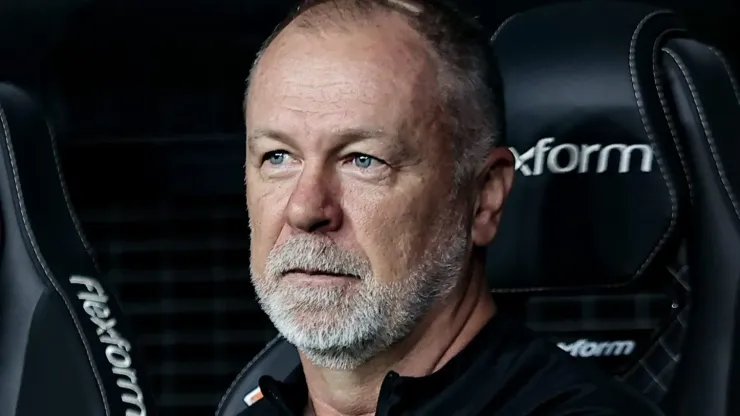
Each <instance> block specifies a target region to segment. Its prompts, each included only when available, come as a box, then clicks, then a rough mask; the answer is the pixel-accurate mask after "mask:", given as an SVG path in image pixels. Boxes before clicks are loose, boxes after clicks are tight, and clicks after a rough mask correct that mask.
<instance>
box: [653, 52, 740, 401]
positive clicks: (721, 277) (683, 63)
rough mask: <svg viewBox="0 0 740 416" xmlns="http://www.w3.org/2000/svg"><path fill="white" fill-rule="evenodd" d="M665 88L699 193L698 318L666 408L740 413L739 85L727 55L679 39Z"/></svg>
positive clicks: (692, 253)
mask: <svg viewBox="0 0 740 416" xmlns="http://www.w3.org/2000/svg"><path fill="white" fill-rule="evenodd" d="M660 52H661V53H660V58H661V59H662V64H663V65H662V71H661V78H662V80H663V82H662V84H661V88H662V90H663V91H665V94H666V96H668V97H669V98H670V99H669V100H668V101H669V102H670V103H671V105H672V111H671V112H670V114H674V113H675V119H674V120H671V121H672V122H673V123H675V125H676V126H677V127H678V129H679V136H680V137H681V144H682V146H683V148H684V149H685V152H684V153H685V154H686V163H687V165H688V168H689V169H688V170H689V178H690V180H691V181H690V183H691V185H692V186H691V191H692V200H693V204H692V213H691V219H692V221H691V228H690V235H691V236H690V238H689V247H688V262H689V263H688V264H689V269H690V270H691V273H692V275H693V276H695V278H694V279H693V280H692V303H691V314H690V315H689V317H688V322H687V323H688V332H687V336H686V341H685V344H684V346H683V349H682V351H681V360H680V363H679V365H678V368H677V370H676V377H675V378H674V382H673V384H672V385H671V388H670V389H669V394H668V397H667V398H666V406H667V407H670V410H671V413H672V414H676V415H700V414H706V415H737V414H740V397H738V395H737V392H738V391H740V256H739V255H738V253H740V201H739V200H738V191H739V190H740V164H738V163H737V161H738V158H739V157H740V123H738V120H740V87H739V85H738V82H737V80H736V78H735V76H734V74H733V71H732V70H731V69H730V66H729V64H728V62H727V59H726V58H725V57H724V56H723V55H722V53H721V52H720V51H718V50H717V49H715V48H713V47H709V46H707V45H704V44H702V43H700V42H697V41H696V40H693V39H685V38H684V39H680V38H678V39H672V40H670V41H668V42H666V43H665V44H664V45H663V47H662V48H661V51H660Z"/></svg>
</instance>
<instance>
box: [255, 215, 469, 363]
mask: <svg viewBox="0 0 740 416" xmlns="http://www.w3.org/2000/svg"><path fill="white" fill-rule="evenodd" d="M450 222H451V221H450ZM450 222H447V224H446V225H445V226H440V227H439V231H438V232H437V233H436V234H437V235H436V236H435V238H434V239H433V240H432V241H433V242H432V247H431V248H430V250H428V251H427V252H426V253H425V255H424V256H423V258H422V261H421V262H420V264H419V265H418V266H417V267H415V268H414V269H413V270H411V271H410V272H409V274H408V276H406V277H399V276H397V277H395V278H394V279H392V283H381V282H379V281H378V279H377V278H375V277H374V276H373V274H372V268H371V266H370V263H369V262H368V260H367V259H365V258H364V257H362V256H359V255H357V254H355V253H351V252H348V251H346V250H344V249H341V248H340V247H338V246H336V245H335V244H334V243H333V242H332V241H331V240H329V239H327V238H324V237H321V236H317V235H311V234H301V235H297V236H295V237H293V238H291V239H290V240H288V241H287V242H286V243H284V244H282V245H281V246H279V247H277V248H276V249H274V250H273V251H272V252H271V253H270V255H269V257H268V260H267V263H266V267H265V271H264V273H262V274H261V275H260V274H258V273H256V272H255V270H253V269H252V270H251V276H252V282H253V284H254V287H255V291H256V293H257V298H258V301H259V303H260V305H261V306H262V309H263V310H264V311H265V313H266V314H267V315H268V317H269V318H270V320H271V321H272V323H273V325H275V327H276V328H277V329H278V331H279V332H280V333H281V334H282V335H283V337H285V338H286V340H287V341H288V342H290V343H291V344H293V345H294V346H296V348H297V349H298V350H299V351H300V352H301V353H302V354H303V355H304V357H305V358H306V359H308V360H309V361H310V362H312V363H313V364H314V365H316V366H319V367H324V368H330V369H336V370H352V369H354V368H357V367H359V366H360V365H362V364H364V363H366V362H368V361H369V360H370V359H371V358H373V357H374V356H376V355H378V354H379V353H381V352H383V351H385V350H387V349H388V348H389V347H391V346H392V345H393V344H395V343H397V342H398V341H400V340H402V339H403V338H405V337H406V336H408V335H409V333H410V332H411V331H412V330H413V329H414V328H415V327H416V326H417V325H418V324H419V322H420V321H421V320H422V319H423V318H424V316H425V315H426V314H427V312H428V311H429V310H430V309H431V308H432V306H434V305H435V304H436V303H437V302H438V301H440V300H441V299H444V298H446V297H448V296H449V295H450V293H451V292H452V291H453V290H454V289H455V287H456V286H457V284H458V283H459V281H460V278H461V275H462V269H463V265H464V262H465V259H466V255H467V252H468V246H469V234H468V232H467V229H468V227H467V225H466V224H464V223H465V221H461V220H458V223H457V224H456V225H454V224H453V226H450V224H449V223H450ZM291 269H317V270H322V271H325V272H331V273H336V274H347V275H353V276H356V277H358V279H359V281H358V282H357V284H353V285H342V286H334V287H305V286H302V287H296V286H292V285H290V284H288V283H286V282H285V281H284V280H282V279H281V276H282V274H283V273H284V272H285V271H287V270H291Z"/></svg>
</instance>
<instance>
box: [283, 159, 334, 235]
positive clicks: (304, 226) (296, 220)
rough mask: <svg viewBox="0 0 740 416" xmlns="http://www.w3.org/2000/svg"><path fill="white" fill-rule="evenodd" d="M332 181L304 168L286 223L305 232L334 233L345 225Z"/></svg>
mask: <svg viewBox="0 0 740 416" xmlns="http://www.w3.org/2000/svg"><path fill="white" fill-rule="evenodd" d="M333 188H335V187H334V186H333V185H332V182H331V178H329V177H327V175H325V174H324V172H322V171H321V170H320V169H312V170H308V169H306V168H304V170H303V172H302V173H301V176H300V177H299V178H298V183H297V184H296V187H295V188H294V189H293V193H292V195H291V196H290V200H289V201H288V207H287V210H286V211H287V213H286V215H287V222H288V224H289V225H290V226H291V227H293V228H294V229H296V230H301V231H304V232H310V233H312V232H324V233H326V232H331V231H336V230H338V229H339V227H341V225H342V209H341V206H340V204H339V200H338V198H337V195H336V192H334V189H333Z"/></svg>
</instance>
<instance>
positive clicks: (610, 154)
mask: <svg viewBox="0 0 740 416" xmlns="http://www.w3.org/2000/svg"><path fill="white" fill-rule="evenodd" d="M685 33H686V32H685V30H684V29H683V27H682V25H681V23H680V21H679V20H678V19H677V17H676V16H675V15H674V14H673V13H672V12H670V11H666V10H660V9H656V8H655V7H653V6H649V5H644V4H639V3H622V2H606V1H597V2H591V1H588V2H575V3H562V4H556V5H552V6H547V7H542V8H539V9H534V10H530V11H528V12H525V13H521V14H519V15H515V16H513V17H512V18H510V19H509V20H507V21H506V22H504V23H503V24H502V25H501V26H500V27H499V29H498V30H497V31H496V33H495V34H494V37H493V47H494V50H495V52H496V56H497V58H498V60H499V66H500V68H501V73H502V78H503V84H504V89H505V91H504V102H505V103H506V117H507V120H506V121H507V131H508V136H507V137H508V139H509V143H508V144H509V146H510V147H511V149H512V151H513V152H514V153H515V156H517V158H518V162H517V176H516V179H515V181H514V186H513V188H512V192H511V194H510V195H509V198H508V200H507V206H506V208H505V212H504V217H503V222H502V225H501V227H500V229H499V232H498V234H497V236H496V239H495V241H494V242H493V243H492V244H491V245H490V247H489V250H490V251H489V253H490V255H489V256H488V259H487V265H486V267H487V271H488V276H489V282H490V284H491V286H492V287H493V290H494V293H495V295H494V297H495V299H496V301H497V304H498V305H499V308H500V310H501V311H502V313H508V314H510V315H517V316H519V317H521V319H522V320H523V321H525V322H526V323H527V325H528V326H529V327H530V328H532V329H533V330H535V331H536V332H538V333H540V334H541V335H543V336H545V337H547V338H550V339H551V340H552V341H553V342H555V343H557V345H559V346H560V347H561V348H563V349H564V350H566V351H567V352H569V353H570V354H571V355H573V356H574V357H577V358H579V359H583V360H587V361H589V362H590V363H593V364H595V365H597V366H599V367H601V368H602V369H603V370H605V371H608V372H609V373H611V374H613V375H614V376H616V377H619V378H621V379H622V380H624V381H625V382H626V383H628V384H630V385H632V386H633V387H634V388H636V389H637V390H638V391H640V392H642V393H643V394H645V395H646V396H647V397H648V398H650V399H651V400H653V401H655V402H658V403H660V402H661V401H662V400H663V397H664V395H665V393H666V391H667V388H668V386H669V385H670V383H671V380H672V378H673V376H674V372H675V369H676V364H677V362H678V361H679V359H680V352H681V348H682V346H683V340H684V338H685V333H686V329H687V327H686V325H685V323H686V322H687V317H688V314H689V309H688V302H689V299H690V287H691V286H690V285H691V280H690V277H691V276H690V273H689V272H690V271H689V269H688V268H687V267H686V266H687V264H686V256H685V250H686V239H687V237H688V222H689V206H690V198H689V187H688V182H687V180H686V177H687V174H686V166H685V156H684V155H683V154H682V153H681V152H680V151H679V149H680V145H679V137H678V132H677V130H676V128H675V125H674V123H670V122H669V121H668V119H667V118H666V114H667V113H668V112H669V111H670V106H669V105H668V102H667V99H666V97H665V95H664V94H662V92H661V90H660V89H659V88H658V85H659V81H660V78H659V77H660V65H661V61H660V59H659V56H658V53H659V51H660V47H661V46H662V45H664V44H665V42H667V41H669V40H670V39H672V38H675V37H679V36H685Z"/></svg>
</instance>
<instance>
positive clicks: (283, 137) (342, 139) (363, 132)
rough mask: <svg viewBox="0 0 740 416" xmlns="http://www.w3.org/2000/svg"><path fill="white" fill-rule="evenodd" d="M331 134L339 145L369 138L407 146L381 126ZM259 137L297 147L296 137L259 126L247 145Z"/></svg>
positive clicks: (250, 144) (343, 129)
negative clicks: (337, 140)
mask: <svg viewBox="0 0 740 416" xmlns="http://www.w3.org/2000/svg"><path fill="white" fill-rule="evenodd" d="M329 135H330V136H331V137H337V138H339V143H338V145H339V146H347V145H349V144H351V143H355V142H359V141H362V140H367V139H379V140H381V141H382V142H384V143H385V144H386V145H388V146H390V147H393V148H395V149H397V150H403V149H405V147H406V146H405V145H404V144H403V143H401V140H400V138H399V137H397V136H396V135H395V134H388V133H387V132H386V131H385V130H383V129H379V128H361V127H360V128H357V127H355V128H341V129H336V130H333V131H332V132H331V133H330V134H329ZM259 139H273V140H277V141H279V142H282V143H285V144H287V145H291V146H293V147H297V146H296V144H297V143H296V140H295V138H293V137H292V136H290V135H289V134H287V133H285V132H282V131H279V130H274V129H264V128H257V129H254V130H252V131H250V132H249V134H248V135H247V147H251V146H252V145H253V143H254V142H255V141H257V140H259Z"/></svg>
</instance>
